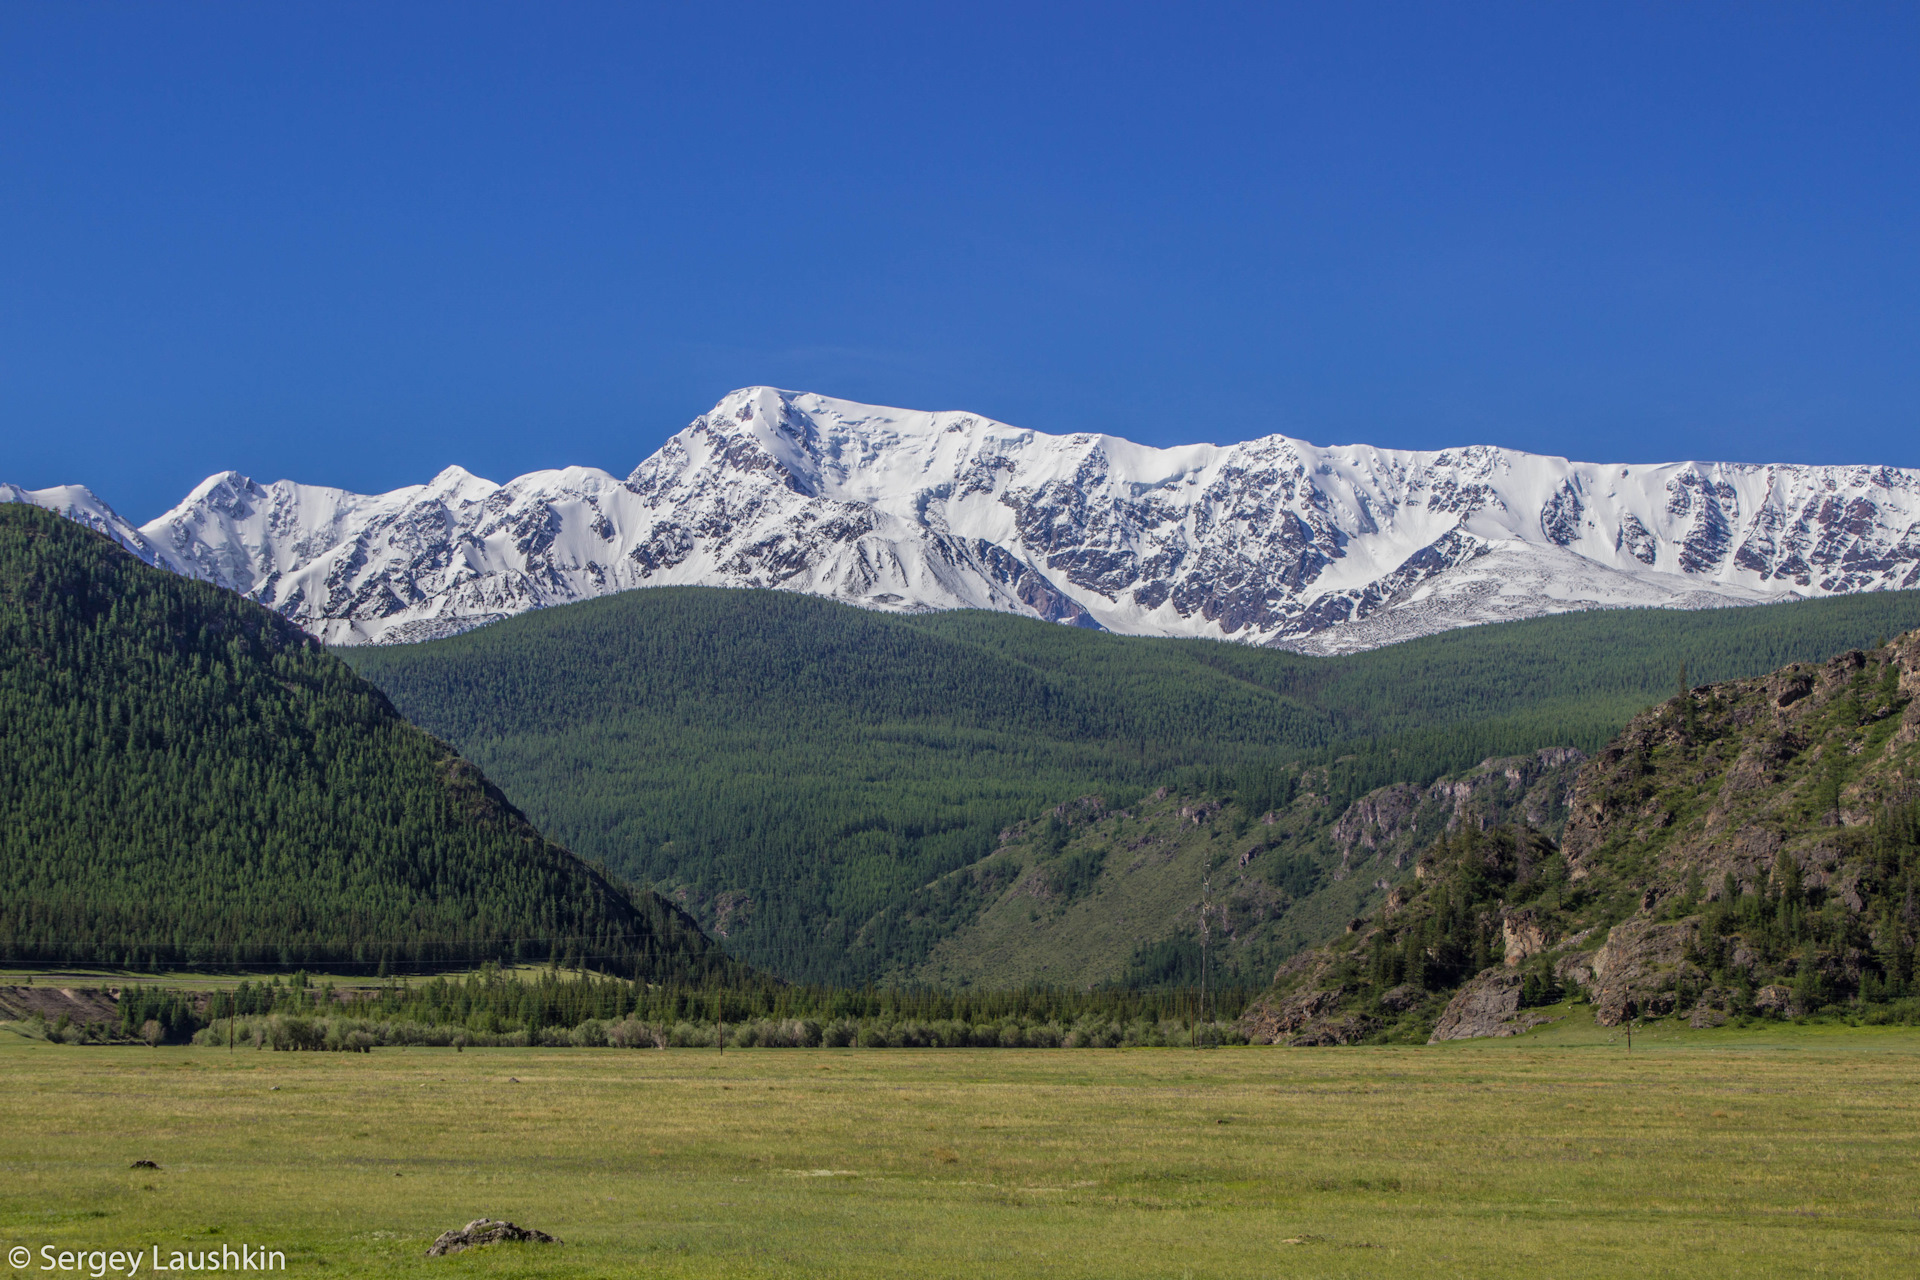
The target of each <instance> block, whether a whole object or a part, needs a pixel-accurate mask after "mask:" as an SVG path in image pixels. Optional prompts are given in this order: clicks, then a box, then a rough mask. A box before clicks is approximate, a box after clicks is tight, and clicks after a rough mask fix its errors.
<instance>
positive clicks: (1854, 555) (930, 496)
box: [0, 387, 1920, 652]
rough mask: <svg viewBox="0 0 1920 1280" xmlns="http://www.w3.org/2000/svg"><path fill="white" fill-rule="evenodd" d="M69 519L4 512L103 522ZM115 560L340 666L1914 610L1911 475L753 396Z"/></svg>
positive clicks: (163, 526)
mask: <svg viewBox="0 0 1920 1280" xmlns="http://www.w3.org/2000/svg"><path fill="white" fill-rule="evenodd" d="M68 492H69V491H59V492H56V491H52V490H47V491H38V492H35V493H28V492H26V491H21V490H14V489H11V487H8V488H7V490H6V491H5V492H0V499H4V500H15V501H19V500H27V501H34V502H40V503H42V504H43V505H55V506H59V507H61V508H63V509H65V508H73V509H84V510H85V511H87V512H90V513H94V514H99V513H100V512H104V511H105V508H104V504H100V503H99V502H98V499H95V498H93V497H92V495H90V494H87V495H86V501H84V502H81V503H79V504H77V505H76V503H74V502H73V501H69V500H67V499H65V498H62V497H61V496H60V495H61V494H62V493H68ZM79 492H84V491H79ZM107 515H110V513H107ZM107 515H102V516H101V517H100V518H101V519H103V520H104V519H107ZM111 521H118V517H111ZM111 521H110V522H111ZM118 523H119V524H121V525H124V524H125V522H124V521H118ZM125 535H126V536H123V537H122V541H123V542H125V543H126V544H127V545H129V546H130V547H132V548H133V549H135V550H136V552H137V553H139V554H142V555H144V556H145V557H146V558H148V559H149V561H150V562H152V563H156V564H163V565H165V566H167V567H170V568H175V569H178V570H179V571H181V572H185V573H191V574H194V575H196V576H198V577H203V578H206V579H208V580H210V581H213V582H217V583H219V584H221V585H223V586H228V587H231V588H233V589H234V590H237V591H240V592H242V593H244V594H247V595H249V596H252V597H253V598H254V599H256V600H259V601H260V602H262V603H264V604H268V605H270V606H271V607H273V608H275V609H277V610H279V611H280V612H282V613H284V614H286V615H287V616H288V617H291V618H293V619H295V620H296V621H298V622H299V623H300V624H301V625H302V626H305V627H306V628H307V629H308V630H310V631H312V632H313V633H315V634H316V635H319V636H320V637H322V638H323V639H326V640H328V641H331V642H336V643H349V644H351V643H366V642H394V641H405V640H415V639H421V638H425V637H431V636H436V635H445V634H450V633H452V632H456V631H459V630H463V629H466V628H469V627H473V626H477V625H480V624H482V623H484V622H488V621H491V620H493V619H496V618H499V617H503V616H506V615H508V614H512V613H517V612H520V611H523V610H526V609H532V608H539V607H543V606H547V605H553V604H561V603H565V602H568V601H572V600H579V599H585V598H589V597H592V596H597V595H602V594H605V593H607V592H611V591H623V590H629V589H632V588H636V587H644V586H654V585H666V584H693V585H713V586H732V587H767V588H777V589H781V590H790V591H803V592H807V593H810V594H815V595H823V596H830V597H833V598H835V599H841V600H846V601H849V602H851V603H855V604H860V605H864V606H867V607H870V608H879V609H905V610H922V609H951V608H986V609H999V610H1004V611H1008V612H1014V613H1022V614H1027V615H1030V616H1033V617H1038V618H1046V619H1051V620H1053V621H1058V622H1067V623H1073V624H1077V625H1087V626H1100V627H1106V628H1109V629H1112V630H1116V631H1122V632H1127V633H1132V634H1141V635H1169V636H1213V637H1224V638H1231V639H1236V640H1244V641H1249V642H1253V643H1265V644H1281V645H1286V646H1289V647H1294V648H1299V649H1302V650H1306V651H1312V652H1334V651H1342V650H1351V649H1360V648H1368V647H1372V646H1375V645H1380V644H1386V643H1389V642H1391V641H1394V640H1399V639H1405V638H1408V637H1410V636H1415V635H1425V634H1430V633H1432V632H1436V631H1441V630H1445V629H1448V628H1450V627H1456V626H1463V625H1469V624H1472V623H1479V622H1489V621H1497V620H1501V619H1507V618H1516V617H1527V616H1532V615H1536V614H1541V613H1553V612H1559V611H1563V610H1567V609H1582V608H1595V607H1610V606H1662V607H1675V608H1702V607H1710V606H1717V605H1727V604H1743V603H1753V602H1757V601H1762V600H1773V599H1782V598H1788V597H1791V596H1796V595H1799V596H1817V595H1831V594H1837V593H1846V592H1856V591H1872V590H1886V589H1892V588H1898V587H1913V586H1916V585H1920V473H1917V472H1912V471H1901V470H1895V469H1892V468H1886V467H1792V466H1746V465H1733V464H1720V463H1712V464H1700V463H1672V464H1665V465H1659V466H1614V465H1602V464H1594V463H1576V462H1569V461H1567V460H1566V459H1563V458H1548V457H1540V456H1536V455H1531V454H1522V453H1516V452H1513V451H1511V450H1503V449H1494V448H1487V447H1479V446H1476V447H1472V448H1465V449H1453V450H1443V451H1439V452H1429V453H1415V452H1406V451H1396V450H1383V449H1374V448H1370V447H1367V446H1360V445H1355V446H1341V447H1332V448H1328V447H1319V446H1315V445H1311V444H1308V443H1306V442H1305V441H1301V440H1294V439H1290V438H1287V437H1284V436H1266V437H1263V438H1260V439H1255V440H1249V441H1247V442H1245V443H1242V444H1234V445H1226V446H1215V445H1189V446H1182V447H1179V448H1174V449H1151V448H1144V447H1141V446H1139V445H1135V444H1132V443H1129V442H1128V441H1125V440H1121V439H1118V438H1116V437H1112V436H1105V435H1097V434H1080V435H1072V436H1048V435H1043V434H1040V433H1038V432H1034V431H1028V430H1022V429H1020V428H1016V427H1010V426H1007V425H1005V424H1003V423H998V422H994V421H991V420H990V419H986V418H982V417H979V416H977V415H974V414H967V413H957V412H945V413H919V412H912V411H907V410H899V409H885V408H879V407H875V406H872V405H861V404H854V403H851V402H849V401H844V400H834V399H829V398H827V397H824V396H817V395H806V394H798V393H793V392H785V391H776V390H773V389H771V388H766V387H754V388H748V389H746V390H742V391H737V392H734V393H733V394H732V395H729V396H727V397H726V398H725V399H723V400H722V401H721V402H720V403H719V404H718V405H716V406H715V407H714V408H713V409H712V410H711V411H710V412H708V413H706V414H703V415H701V416H700V417H698V418H696V419H695V420H694V421H693V422H692V424H690V425H689V426H688V427H687V428H686V429H685V430H684V431H682V432H680V433H679V434H678V435H676V436H674V437H673V438H672V439H671V440H669V441H668V442H667V443H666V445H664V446H663V447H662V448H661V449H660V450H659V452H657V453H656V454H654V455H653V456H652V457H650V458H648V459H647V460H646V461H644V462H642V463H641V464H640V466H639V467H637V468H636V469H635V470H634V471H633V472H632V473H631V474H630V475H628V476H627V477H626V478H625V479H620V478H617V477H615V476H613V475H610V474H608V473H606V472H604V471H598V470H595V469H592V468H586V467H572V468H567V469H565V470H558V471H542V472H536V473H533V474H531V475H527V476H522V477H520V478H519V479H516V480H513V481H510V482H508V483H506V484H494V483H492V482H489V481H485V480H481V479H479V478H478V477H475V476H472V475H470V474H468V473H467V472H465V471H462V470H460V469H459V468H449V469H448V470H447V471H445V472H442V473H441V474H440V475H439V476H437V477H435V478H434V479H433V480H432V481H430V482H428V483H427V484H424V485H418V486H414V487H411V488H407V489H400V490H396V491H394V492H392V493H387V494H379V495H363V494H354V493H347V492H344V491H341V490H335V489H322V488H317V487H314V486H309V485H300V484H295V483H292V482H289V481H276V482H274V483H272V484H265V485H263V484H259V483H256V482H255V481H253V480H251V479H249V478H247V477H245V476H242V475H239V474H237V473H233V472H226V473H222V474H220V475H216V476H212V477H210V478H209V479H208V480H206V481H205V482H203V483H202V484H201V485H200V486H199V487H198V488H196V489H195V490H194V491H193V493H191V494H189V495H188V497H187V498H186V500H185V501H183V502H182V503H181V504H180V505H179V506H178V507H176V508H175V509H174V510H172V511H170V512H168V513H167V514H165V515H163V516H161V517H160V518H159V519H157V520H155V521H152V522H151V523H149V524H147V525H145V526H143V527H142V528H141V529H139V530H132V529H131V526H127V527H126V530H125ZM116 536H121V535H120V534H118V533H116Z"/></svg>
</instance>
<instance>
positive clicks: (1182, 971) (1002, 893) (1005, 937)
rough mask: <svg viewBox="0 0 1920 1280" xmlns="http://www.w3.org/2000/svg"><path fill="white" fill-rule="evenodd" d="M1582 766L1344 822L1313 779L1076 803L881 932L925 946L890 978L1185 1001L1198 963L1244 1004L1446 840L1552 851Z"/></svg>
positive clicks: (1425, 796) (1507, 775) (1524, 768)
mask: <svg viewBox="0 0 1920 1280" xmlns="http://www.w3.org/2000/svg"><path fill="white" fill-rule="evenodd" d="M1584 759H1585V757H1584V756H1583V755H1581V753H1579V752H1578V751H1573V750H1569V749H1565V748H1553V749H1548V750H1546V751H1542V752H1539V753H1536V754H1535V755H1530V756H1516V757H1510V758H1506V759H1495V760H1488V761H1485V762H1483V763H1482V764H1480V765H1478V766H1476V767H1475V768H1473V769H1469V770H1466V771H1464V772H1462V773H1460V774H1457V775H1450V776H1447V777H1443V778H1440V779H1437V780H1436V781H1434V782H1433V783H1432V784H1430V785H1428V786H1417V785H1414V784H1412V783H1397V784H1394V785H1393V786H1389V787H1383V788H1380V789H1379V790H1377V791H1374V792H1371V793H1369V794H1368V795H1365V796H1362V797H1361V798H1360V799H1358V800H1356V801H1354V802H1353V804H1351V805H1349V806H1346V807H1345V808H1336V807H1334V806H1333V805H1332V804H1331V803H1330V802H1329V799H1328V796H1327V791H1326V780H1327V773H1328V771H1327V770H1326V769H1325V768H1324V767H1321V766H1316V767H1309V768H1307V769H1306V770H1304V771H1303V772H1302V773H1301V775H1300V776H1299V778H1298V785H1297V786H1296V787H1295V788H1294V793H1293V796H1292V798H1291V800H1290V801H1289V802H1287V803H1286V804H1283V805H1281V806H1280V807H1279V808H1277V809H1265V810H1262V809H1257V808H1251V807H1248V806H1247V805H1246V804H1245V803H1243V802H1235V801H1233V800H1232V798H1231V797H1226V798H1223V797H1220V796H1212V795H1208V794H1206V793H1204V792H1199V793H1189V792H1182V791H1179V790H1175V789H1170V788H1160V789H1157V790H1155V791H1154V792H1152V793H1151V794H1149V795H1146V796H1143V797H1142V798H1141V799H1140V800H1139V801H1137V802H1136V803H1134V804H1132V805H1130V806H1128V807H1126V808H1123V809H1112V808H1109V807H1107V806H1106V805H1105V804H1104V803H1102V801H1101V800H1100V799H1099V798H1097V797H1091V796H1088V797H1083V798H1081V799H1080V800H1077V801H1074V802H1071V803H1068V804H1063V805H1059V806H1056V807H1055V808H1054V809H1052V810H1049V811H1048V812H1047V813H1046V814H1045V815H1044V816H1042V817H1041V818H1039V819H1037V820H1035V821H1031V822H1026V823H1021V824H1019V825H1018V826H1015V827H1013V828H1010V829H1009V830H1007V831H1005V832H1002V833H1001V844H1000V847H999V848H997V849H996V850H994V852H993V853H992V854H990V855H988V856H987V857H986V858H984V859H982V860H981V861H980V862H977V863H975V864H973V865H971V866H969V867H964V868H962V869H960V870H959V871H956V872H953V873H951V874H949V875H947V876H943V877H941V878H940V879H939V880H937V881H935V882H934V883H933V884H931V885H929V886H927V887H926V888H925V889H923V890H921V891H919V892H918V893H915V894H913V895H911V896H910V897H909V898H908V899H907V901H906V902H905V903H903V904H901V905H900V906H899V907H897V908H893V909H890V910H889V912H888V913H887V916H886V924H887V926H888V927H890V928H893V929H896V930H913V929H918V930H920V931H922V932H923V933H925V934H926V935H927V936H928V937H929V938H931V939H936V940H935V941H933V942H932V945H931V948H930V949H929V950H928V951H927V954H926V958H925V959H924V960H922V961H920V963H919V964H918V966H917V968H915V969H914V970H912V971H911V972H910V973H909V974H907V975H906V977H907V978H908V980H910V981H913V982H920V983H928V984H932V985H935V986H941V987H961V988H968V987H973V988H983V987H984V988H995V987H1017V986H1024V985H1026V984H1029V983H1050V984H1059V983H1064V984H1068V985H1073V986H1090V985H1097V984H1103V983H1116V982H1117V983H1123V984H1126V985H1130V986H1147V987H1161V986H1170V985H1171V986H1193V985H1197V984H1198V982H1199V978H1200V971H1201V963H1202V959H1203V955H1204V959H1205V963H1206V973H1207V981H1208V984H1209V985H1210V986H1213V987H1218V986H1220V985H1222V984H1231V985H1243V986H1247V987H1251V988H1255V989H1259V988H1263V987H1265V986H1266V985H1267V984H1268V982H1269V981H1270V980H1271V978H1272V975H1273V971H1274V966H1275V965H1276V964H1277V963H1278V962H1280V961H1281V960H1284V959H1286V958H1287V957H1288V956H1291V955H1293V954H1294V953H1295V952H1297V951H1299V950H1300V949H1301V948H1303V947H1307V946H1311V945H1314V944H1316V943H1319V942H1322V941H1324V940H1325V939H1327V938H1329V937H1332V936H1334V935H1335V934H1338V933H1339V932H1340V931H1341V930H1342V928H1343V927H1344V926H1345V925H1346V924H1347V922H1348V921H1350V920H1352V919H1353V918H1355V917H1356V916H1360V915H1363V914H1365V913H1366V912H1368V911H1370V910H1371V909H1372V908H1373V907H1374V906H1376V905H1378V903H1379V902H1380V901H1381V899H1382V898H1383V897H1384V896H1385V894H1386V892H1387V891H1388V890H1390V889H1392V888H1393V887H1394V886H1396V885H1398V884H1401V883H1404V882H1405V881H1406V880H1408V879H1409V878H1410V877H1411V876H1412V874H1413V871H1412V867H1413V863H1412V854H1413V852H1414V851H1415V850H1416V849H1418V848H1420V847H1421V846H1423V845H1424V844H1425V843H1427V842H1428V841H1430V840H1432V839H1433V838H1434V837H1435V836H1436V835H1438V834H1439V833H1441V832H1443V831H1445V830H1446V829H1447V828H1448V827H1449V826H1450V825H1458V824H1459V823H1461V822H1471V823H1474V824H1476V825H1479V824H1485V825H1489V826H1497V825H1500V824H1502V823H1505V822H1508V821H1512V820H1519V821H1525V822H1530V823H1532V824H1534V825H1535V826H1536V827H1539V828H1542V829H1544V830H1546V831H1547V832H1549V833H1550V834H1553V835H1558V833H1559V830H1560V828H1561V826H1562V825H1564V823H1565V821H1566V817H1567V801H1568V794H1569V792H1570V791H1571V789H1572V785H1573V779H1574V774H1575V772H1576V771H1577V770H1578V768H1579V766H1580V763H1581V762H1582V761H1583V760H1584ZM1203 922H1204V933H1205V936H1206V939H1207V941H1208V943H1209V944H1210V945H1209V946H1208V947H1207V949H1206V951H1205V952H1204V953H1203V951H1202V948H1201V938H1202V933H1203V927H1202V926H1203ZM869 932H878V930H877V929H875V930H870V931H869Z"/></svg>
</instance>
